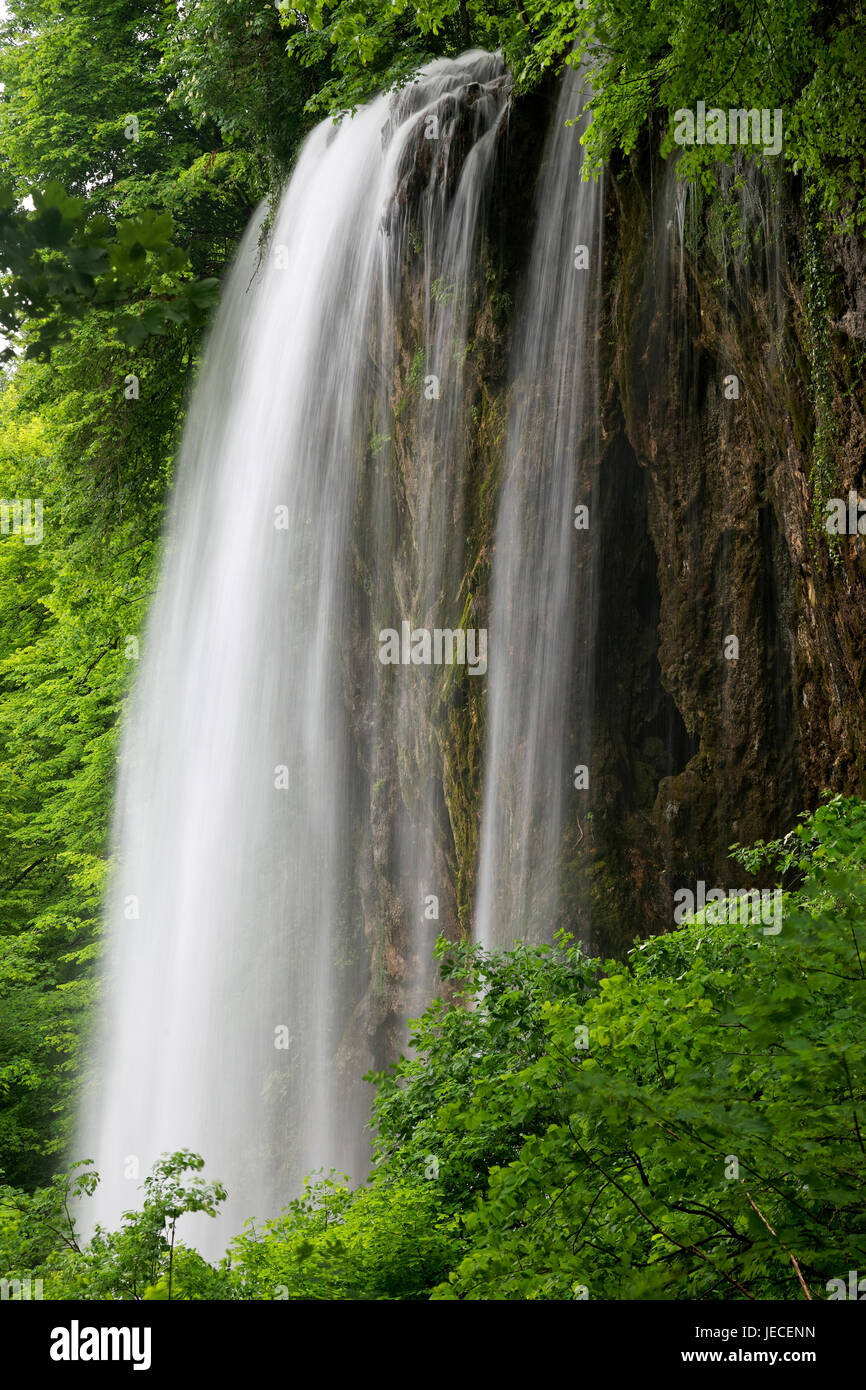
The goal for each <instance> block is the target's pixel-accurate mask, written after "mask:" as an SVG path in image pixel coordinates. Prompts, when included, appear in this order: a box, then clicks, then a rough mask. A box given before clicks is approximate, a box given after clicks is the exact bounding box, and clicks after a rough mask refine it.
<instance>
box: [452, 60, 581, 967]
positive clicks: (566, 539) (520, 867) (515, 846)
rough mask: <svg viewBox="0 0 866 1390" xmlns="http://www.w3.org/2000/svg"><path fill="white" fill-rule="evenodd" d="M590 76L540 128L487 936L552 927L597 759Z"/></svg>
mask: <svg viewBox="0 0 866 1390" xmlns="http://www.w3.org/2000/svg"><path fill="white" fill-rule="evenodd" d="M584 80H585V73H584V72H583V71H582V70H570V71H569V72H568V73H567V75H566V78H565V81H564V82H563V86H562V90H561V93H560V97H559V102H558V105H557V109H556V113H555V116H554V120H553V125H552V128H551V133H550V136H549V138H548V142H547V149H546V151H545V159H544V168H543V171H542V175H541V178H540V180H539V185H538V191H537V195H536V205H537V219H538V220H537V228H536V232H535V239H534V244H533V249H532V256H531V263H530V268H529V275H528V283H527V287H526V292H525V295H524V300H523V305H522V312H521V313H520V314H519V316H518V330H517V337H516V342H515V344H514V348H513V353H512V378H513V386H512V390H513V403H512V407H511V413H510V418H509V424H508V438H507V444H506V455H505V475H504V480H503V486H502V496H501V500H500V506H499V515H498V520H497V526H496V540H495V555H494V564H493V595H492V612H491V619H490V642H491V648H492V650H494V651H495V652H496V653H497V659H496V660H495V661H493V662H492V663H491V668H490V674H489V676H488V740H487V753H486V771H485V792H484V810H483V817H482V833H481V847H480V865H479V875H478V893H477V912H476V933H477V936H478V938H479V940H480V941H481V942H482V943H483V944H484V945H485V946H487V947H492V946H499V947H502V946H506V947H507V946H509V945H511V943H512V942H513V941H514V940H515V939H516V938H522V939H528V940H536V941H538V940H551V939H552V937H553V934H554V932H555V931H556V929H557V927H558V926H559V925H560V924H561V923H560V920H559V913H560V909H561V900H560V870H561V865H562V862H563V858H564V857H566V856H569V855H570V854H572V853H573V850H574V848H575V846H576V844H579V842H580V837H581V835H582V833H583V830H584V827H583V826H581V824H580V816H581V815H582V814H583V812H584V810H585V809H588V806H589V802H588V796H589V791H588V787H587V785H586V781H585V778H584V777H583V775H582V774H581V773H579V772H576V769H577V768H579V767H585V768H587V769H588V768H589V765H590V762H591V757H590V743H591V736H592V717H591V708H592V663H593V655H594V639H595V612H596V593H595V579H594V576H595V573H596V563H595V559H596V545H597V542H596V540H595V535H594V532H593V530H592V516H593V510H594V496H593V490H594V489H593V481H594V479H595V477H596V472H595V467H594V465H595V463H596V461H597V455H598V417H599V411H598V383H597V376H598V331H597V325H598V290H599V284H600V274H601V249H602V220H601V219H602V205H603V199H602V189H601V182H600V180H598V181H596V180H589V181H587V180H584V179H583V178H582V167H581V166H582V158H581V155H582V148H581V146H580V145H579V143H578V136H579V133H580V131H581V130H582V129H583V126H584V123H585V119H586V117H585V114H584V110H583V98H582V88H583V83H584ZM569 121H572V122H575V124H572V125H568V124H567V122H569ZM578 507H584V508H587V509H588V521H589V526H588V529H587V528H586V526H585V524H584V523H585V522H586V521H587V514H586V513H580V514H578V513H577V511H576V508H578ZM575 783H578V784H580V783H583V785H582V786H580V785H578V786H577V787H575Z"/></svg>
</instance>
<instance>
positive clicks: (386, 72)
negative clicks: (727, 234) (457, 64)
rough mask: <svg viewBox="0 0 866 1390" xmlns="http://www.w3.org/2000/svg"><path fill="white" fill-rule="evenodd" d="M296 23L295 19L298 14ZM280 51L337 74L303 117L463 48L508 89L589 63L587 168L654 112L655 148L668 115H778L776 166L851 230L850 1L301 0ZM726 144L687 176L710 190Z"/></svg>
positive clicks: (856, 83) (860, 185)
mask: <svg viewBox="0 0 866 1390" xmlns="http://www.w3.org/2000/svg"><path fill="white" fill-rule="evenodd" d="M298 11H300V14H301V15H302V16H304V17H305V19H306V21H307V22H306V23H303V22H301V23H299V21H298V18H297V12H298ZM282 13H283V17H284V23H285V24H286V26H287V27H288V29H289V31H290V36H289V51H290V52H291V53H294V54H296V55H297V56H298V58H299V59H300V61H301V62H304V63H313V62H315V63H322V62H323V61H324V60H325V58H326V57H327V56H328V54H329V52H330V54H331V62H332V66H333V70H334V75H333V76H332V77H331V79H330V80H329V81H328V82H326V83H325V84H324V85H323V86H322V87H321V88H320V90H319V91H318V92H317V94H316V96H315V97H314V98H313V99H312V102H311V107H312V109H314V110H317V111H319V110H325V109H327V110H332V111H335V112H336V111H341V110H353V109H355V107H357V106H358V104H359V103H360V102H362V101H363V100H365V99H366V98H367V97H369V96H370V95H371V94H372V92H373V91H375V90H378V89H379V88H381V87H383V86H388V85H391V84H401V83H404V82H406V81H408V80H410V79H411V76H412V74H413V73H414V72H415V71H417V68H418V67H419V66H420V65H421V63H423V62H425V61H427V60H428V59H429V58H432V57H435V56H439V55H441V54H456V53H458V52H460V51H461V50H462V49H465V48H469V47H471V46H477V47H484V48H501V50H502V52H503V55H504V57H505V59H506V61H507V62H508V64H509V65H510V66H511V68H512V70H513V72H514V74H515V78H516V83H517V88H518V90H519V91H525V90H527V89H528V88H530V87H532V86H533V85H535V84H536V83H537V82H538V81H539V80H540V79H541V78H542V77H543V76H544V74H545V73H546V72H549V71H557V70H559V69H561V67H562V66H563V64H564V62H565V61H566V59H567V58H568V60H569V61H573V62H578V61H580V60H581V59H583V58H586V59H587V60H589V61H590V62H591V63H592V66H593V77H592V86H593V100H592V111H593V120H592V122H591V125H590V128H589V130H588V133H587V135H586V137H585V143H586V145H587V149H588V151H589V153H590V156H591V160H590V166H591V167H593V168H596V169H597V168H598V167H599V166H600V164H601V162H602V161H603V160H604V159H606V158H608V157H609V156H610V155H611V154H612V153H613V152H614V151H617V150H618V151H621V152H622V153H623V154H625V155H628V154H630V153H631V151H632V150H634V149H635V148H636V146H637V144H638V142H639V140H640V139H641V137H642V134H643V133H644V131H645V130H646V128H647V126H648V124H649V123H651V121H652V118H653V116H654V113H655V112H660V113H661V116H662V120H663V127H664V130H665V131H666V134H665V135H664V139H663V143H664V148H665V151H668V150H670V149H672V148H673V116H674V113H675V112H676V111H677V110H679V109H684V108H687V109H694V107H695V104H696V102H697V101H704V102H705V103H706V105H707V107H708V108H710V107H713V106H716V107H721V108H722V109H723V110H728V109H729V108H731V107H735V108H743V107H745V108H747V109H748V108H753V107H754V108H757V109H759V110H760V109H763V108H767V109H769V110H775V109H777V108H781V109H782V111H783V124H784V132H785V139H784V158H785V160H786V162H787V163H788V165H789V167H790V168H791V169H792V170H793V171H795V172H797V173H800V174H802V175H803V176H804V177H805V178H806V179H807V180H808V182H809V183H810V184H811V185H814V187H815V188H816V189H817V190H818V193H819V197H820V203H821V206H822V208H823V210H824V211H825V212H827V213H828V214H829V215H830V216H831V217H832V218H833V220H834V221H835V222H836V223H838V224H840V225H841V224H853V223H856V224H857V225H859V226H862V225H863V224H864V220H866V204H864V199H863V193H864V180H866V162H864V137H863V123H862V119H861V113H860V97H859V93H860V91H861V90H862V87H863V83H864V80H866V27H864V23H863V17H862V12H861V8H860V5H859V4H858V3H854V0H845V3H843V4H842V5H834V6H833V7H828V6H826V5H824V4H822V3H820V0H782V3H780V4H777V5H773V6H771V7H758V6H756V5H754V4H753V3H752V0H736V3H734V4H724V5H723V4H709V5H708V4H703V3H700V0H688V3H683V0H659V3H656V4H654V5H652V6H651V7H650V8H647V6H646V5H645V4H642V3H639V0H614V3H610V0H586V3H585V4H581V5H579V6H578V5H575V4H574V3H573V0H523V3H521V4H520V5H519V6H516V7H515V6H513V5H511V4H505V3H497V0H425V3H423V4H420V5H411V6H410V5H409V4H408V3H407V0H396V3H392V0H375V3H373V4H372V5H371V4H364V5H359V4H358V3H357V0H299V4H298V5H297V7H296V8H292V9H289V8H285V9H283V10H282ZM730 156H731V149H730V147H727V146H718V145H717V146H694V147H692V148H690V149H684V151H683V155H682V170H683V174H684V176H688V177H690V178H695V179H698V180H700V181H702V182H704V183H705V184H706V185H707V186H708V187H714V186H715V166H716V164H717V162H718V161H720V160H729V159H730Z"/></svg>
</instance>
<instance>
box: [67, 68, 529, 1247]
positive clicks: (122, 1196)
mask: <svg viewBox="0 0 866 1390" xmlns="http://www.w3.org/2000/svg"><path fill="white" fill-rule="evenodd" d="M508 93H509V83H508V78H507V74H506V73H505V70H504V68H503V66H502V64H501V62H500V60H499V59H498V58H495V57H491V56H488V55H486V54H480V53H472V54H466V55H464V56H463V57H462V58H460V59H459V60H456V61H440V62H436V63H433V64H431V65H430V66H429V67H428V68H427V69H426V70H425V71H424V72H423V73H422V75H421V77H420V80H418V81H417V82H415V83H414V84H412V85H411V86H409V87H407V88H406V89H404V90H403V92H402V93H400V94H399V95H398V96H397V97H391V96H386V97H382V98H380V99H379V100H377V101H374V102H373V103H371V104H370V105H369V106H368V107H366V108H364V109H363V110H361V111H360V112H359V113H358V115H357V116H356V117H355V118H353V119H351V120H345V121H344V122H343V123H342V124H341V125H340V126H339V127H338V128H335V127H334V126H333V125H331V124H330V123H327V124H323V125H321V126H320V127H319V128H318V129H317V130H316V131H315V132H314V133H313V134H312V135H311V137H310V138H309V140H308V142H307V144H306V145H305V147H304V150H303V152H302V154H301V157H300V159H299V161H298V165H297V169H296V172H295V174H294V176H293V178H292V180H291V183H290V185H289V187H288V189H287V191H286V193H285V195H284V198H283V200H282V203H281V206H280V209H279V212H278V214H277V217H276V220H275V224H274V227H273V229H272V233H271V236H270V240H269V243H268V250H267V254H266V256H265V257H264V258H263V259H262V261H261V263H260V261H259V251H258V242H259V227H260V224H261V215H260V216H259V218H258V219H257V220H256V221H255V222H254V224H253V226H252V227H251V229H250V230H249V232H248V233H247V236H246V240H245V242H244V244H243V247H242V249H241V251H240V254H239V258H238V262H237V265H236V267H235V269H234V271H233V273H232V275H231V278H230V282H229V284H228V287H227V290H226V295H225V303H224V307H223V309H222V311H221V314H220V317H219V320H218V323H217V326H216V328H215V331H214V335H213V338H212V341H211V343H210V345H209V347H208V351H207V355H206V359H205V364H204V367H203V371H202V376H201V380H200V382H199V385H198V387H197V390H196V394H195V398H194V401H193V403H192V406H191V410H190V415H189V420H188V424H187V427H186V432H185V436H184V442H183V447H182V451H181V457H180V461H179V466H178V486H177V493H176V497H175V501H174V504H173V512H172V518H171V522H170V527H169V534H168V542H167V547H166V554H165V558H164V562H163V573H162V578H161V583H160V588H159V592H158V594H157V597H156V599H155V602H154V606H153V610H152V614H151V618H150V622H149V627H148V632H147V637H146V642H145V644H144V653H143V662H142V671H141V676H140V680H139V685H138V688H137V692H136V695H135V699H134V702H133V707H132V711H131V717H130V720H129V725H128V729H127V732H126V735H125V740H124V746H123V751H122V761H121V773H120V780H119V787H118V795H117V816H116V838H117V845H118V849H117V858H116V867H115V870H114V875H113V887H112V890H111V895H110V902H109V912H108V917H109V920H108V926H107V930H108V938H109V940H108V951H107V964H106V978H105V997H106V1004H105V1017H104V1020H103V1026H102V1032H101V1036H100V1038H99V1041H98V1047H97V1049H96V1062H97V1065H96V1075H95V1078H94V1081H93V1082H92V1083H91V1085H90V1088H89V1091H88V1095H87V1098H86V1101H85V1106H84V1113H83V1120H82V1126H81V1131H80V1134H79V1138H78V1144H77V1151H78V1154H84V1155H86V1156H88V1157H92V1158H93V1159H94V1160H95V1163H96V1167H97V1169H98V1171H99V1172H100V1174H101V1178H102V1182H101V1186H100V1189H99V1192H98V1195H97V1199H96V1218H97V1219H98V1220H99V1221H100V1222H102V1223H103V1224H105V1225H114V1224H116V1222H117V1219H118V1217H119V1215H120V1213H121V1212H122V1211H123V1210H124V1209H126V1208H128V1207H130V1206H132V1205H134V1204H135V1202H136V1191H135V1189H136V1186H137V1181H140V1179H141V1177H143V1176H144V1175H145V1174H146V1172H147V1171H148V1169H149V1168H150V1166H151V1164H152V1162H153V1160H154V1159H155V1158H156V1157H157V1156H158V1155H159V1154H160V1153H161V1152H164V1151H169V1150H175V1149H178V1148H182V1147H186V1148H191V1149H193V1150H196V1151H198V1152H200V1153H201V1154H203V1155H204V1157H205V1159H206V1163H207V1171H208V1173H209V1174H211V1175H212V1176H214V1177H217V1178H219V1179H220V1180H222V1181H223V1182H224V1183H225V1184H226V1185H227V1187H228V1189H229V1194H230V1199H229V1203H228V1205H227V1207H226V1209H225V1211H224V1213H223V1215H222V1217H221V1219H220V1222H219V1225H218V1228H217V1229H216V1230H214V1229H213V1226H211V1227H210V1228H209V1229H208V1230H207V1231H203V1230H202V1225H203V1224H204V1225H207V1223H202V1221H201V1219H200V1218H192V1220H193V1221H194V1222H198V1224H197V1225H196V1226H195V1227H194V1228H191V1230H190V1232H189V1235H190V1238H191V1239H193V1240H195V1241H196V1243H197V1244H199V1245H200V1247H201V1248H202V1249H204V1250H205V1251H206V1252H212V1253H217V1252H218V1251H221V1250H222V1248H224V1239H225V1237H226V1236H228V1235H229V1234H231V1233H232V1232H233V1231H234V1230H237V1229H238V1228H239V1226H240V1224H241V1222H242V1221H243V1220H244V1219H245V1218H247V1217H249V1216H251V1215H256V1216H259V1217H261V1216H268V1215H273V1214H275V1213H276V1211H277V1210H278V1209H279V1208H280V1207H281V1206H282V1205H283V1203H284V1202H285V1200H286V1199H287V1198H288V1197H289V1196H291V1195H292V1193H293V1192H295V1191H297V1189H298V1187H299V1185H300V1181H301V1179H302V1177H303V1176H304V1175H305V1174H306V1173H307V1172H309V1171H310V1170H312V1169H315V1168H319V1167H322V1166H324V1167H325V1169H328V1168H329V1167H331V1166H334V1167H336V1168H338V1169H340V1170H342V1171H344V1172H347V1173H349V1174H350V1175H351V1176H352V1177H353V1178H355V1179H358V1178H361V1177H363V1175H364V1170H365V1167H366V1163H367V1159H366V1144H365V1143H364V1140H363V1127H364V1121H365V1118H366V1113H367V1106H368V1099H369V1096H368V1093H366V1088H364V1087H363V1084H362V1083H361V1081H360V1077H361V1075H362V1074H363V1072H364V1070H365V1069H366V1067H367V1066H369V1065H370V1064H371V1063H372V1064H379V1065H384V1064H386V1063H387V1062H388V1061H390V1060H391V1057H389V1056H388V1055H387V1047H385V1050H384V1051H382V1050H381V1049H380V1050H379V1051H377V1048H376V1044H375V1042H373V1043H371V1042H370V1041H369V1039H370V1035H371V1033H373V1034H375V1032H376V1029H377V1028H380V1031H381V1028H382V1027H384V1025H383V1024H382V1020H383V1018H384V1019H386V1021H387V1019H388V1018H390V1019H392V1020H393V1019H394V1018H395V1017H397V1016H398V1015H399V1016H401V1017H402V1019H403V1021H404V1022H405V1018H406V1016H407V1013H408V1011H409V1008H410V1007H414V1005H415V1003H416V1001H418V1000H420V999H421V998H422V997H423V994H424V993H425V991H426V992H428V993H429V989H430V986H431V984H432V981H431V980H430V949H431V946H432V936H430V935H429V923H428V924H426V931H425V932H424V934H423V936H422V935H421V933H420V932H419V926H418V923H419V921H420V920H421V913H420V903H421V894H422V893H423V892H424V891H425V890H426V891H429V884H430V881H431V876H432V875H433V874H434V873H435V872H436V838H437V828H436V824H435V820H436V813H435V812H434V810H431V806H432V805H433V800H434V799H432V798H430V797H427V796H425V795H416V796H415V797H414V799H413V798H412V796H411V794H410V791H409V788H410V786H411V785H413V784H414V785H416V786H421V787H422V788H424V787H425V786H426V784H427V782H428V781H429V779H430V775H431V773H430V757H431V753H430V746H431V740H432V735H431V734H430V733H429V732H425V731H429V729H430V727H431V725H432V718H431V704H432V700H433V697H434V693H435V692H434V684H433V682H432V681H431V680H430V679H429V678H428V677H429V672H427V671H425V670H423V669H420V668H419V669H418V670H417V671H416V670H415V669H414V668H409V669H399V670H397V669H395V668H393V667H385V666H382V665H381V664H380V663H379V662H378V661H377V656H378V646H377V633H378V630H379V629H380V628H382V627H394V628H397V629H399V628H400V624H401V621H402V620H404V619H406V620H409V621H410V622H412V623H413V624H423V623H425V622H427V623H430V624H431V625H436V626H441V627H446V626H447V627H456V626H457V624H458V621H459V619H460V616H461V609H462V607H463V599H462V598H461V597H460V596H459V595H458V593H457V583H458V576H459V575H460V573H461V571H462V561H463V554H462V543H461V538H460V537H461V516H460V501H459V499H460V498H461V496H462V493H463V485H462V469H463V467H464V459H465V452H466V451H465V443H464V431H465V426H466V422H465V419H464V415H465V412H466V408H467V407H466V404H465V393H464V392H463V390H462V385H461V383H462V372H463V367H462V365H461V364H462V363H463V362H464V360H465V357H466V341H465V339H466V331H467V327H466V326H467V322H468V306H469V304H470V302H471V296H472V292H473V291H472V285H473V267H474V266H475V265H476V263H477V260H478V242H479V236H480V231H481V227H482V224H483V218H484V212H485V200H486V199H487V198H488V197H489V193H490V187H491V181H492V179H493V177H494V173H495V165H496V152H497V144H498V136H499V134H500V132H501V131H502V130H503V128H504V126H505V122H506V120H507V111H508ZM410 238H412V239H413V246H412V247H411V248H410V246H409V241H410ZM410 249H411V252H412V254H413V255H416V256H418V255H420V256H421V257H422V258H423V267H422V274H421V276H420V283H421V284H422V287H423V288H422V292H421V293H422V296H423V301H424V303H423V313H422V318H423V321H424V323H425V342H424V343H423V344H422V345H421V346H420V348H419V352H418V361H417V366H418V372H417V374H414V375H413V373H412V372H410V373H409V374H408V375H409V379H410V383H411V389H412V392H413V401H412V404H411V409H413V410H420V409H424V408H426V407H427V405H429V407H430V419H429V425H428V428H427V431H426V436H425V438H426V443H425V446H424V449H423V450H422V451H421V453H422V456H421V457H419V458H418V459H417V466H416V468H415V471H414V474H413V478H412V481H411V485H410V486H409V487H407V488H405V489H403V490H398V489H397V487H396V484H395V475H396V471H397V470H396V469H395V467H394V450H395V435H396V432H397V428H396V425H395V420H394V418H393V410H392V408H391V406H390V405H389V400H390V399H391V392H392V391H393V386H394V382H395V380H396V379H397V378H398V377H399V376H400V370H401V364H400V363H399V362H398V360H397V353H398V350H397V342H398V339H399V336H400V335H399V333H398V327H399V324H400V320H401V317H405V316H408V312H409V311H408V308H407V306H406V305H405V304H403V303H402V302H401V295H402V294H403V277H402V271H403V265H404V260H405V258H406V257H407V256H408V255H409V254H410ZM415 365H416V364H415V363H413V367H414V366H415ZM416 376H417V379H416ZM434 378H435V382H436V384H435V386H434V384H433V379H434ZM425 383H428V384H429V385H428V389H427V390H425ZM428 397H429V399H428ZM434 407H435V408H434ZM370 710H373V711H374V714H371V715H369V717H367V716H366V715H365V713H364V711H370ZM359 711H360V712H359ZM410 768H411V769H414V773H415V775H414V777H412V776H409V775H407V769H410ZM382 784H385V790H386V792H387V798H388V806H387V808H386V810H385V811H382V810H381V809H380V808H377V795H379V792H378V791H377V789H378V788H380V786H381V785H382ZM371 789H372V790H371ZM440 800H441V796H440ZM379 820H383V821H387V823H388V830H389V834H388V835H383V834H382V833H381V826H380V825H379V824H378V821H379ZM383 838H385V839H387V840H388V842H389V844H390V845H391V846H392V848H391V850H390V854H391V862H390V863H389V865H388V866H387V867H388V870H389V872H390V880H389V883H390V888H389V889H387V890H386V888H384V887H383V881H384V871H383V865H382V859H383V855H384V851H383V848H382V840H383ZM389 919H390V927H389V930H390V935H389V937H388V940H387V941H385V942H383V941H382V940H380V939H378V938H377V937H375V935H373V936H371V931H370V927H369V923H370V921H371V920H374V921H375V920H389ZM425 972H426V974H425ZM386 977H387V978H386ZM395 981H396V984H395ZM389 990H390V991H391V994H390V996H389V998H388V999H387V1000H386V1002H385V1003H384V1004H382V1003H381V996H383V995H388V993H389ZM395 991H396V995H395ZM371 999H372V1000H376V999H379V1000H380V1002H379V1004H378V1005H374V1004H371V1002H370V1001H371ZM377 1009H378V1012H377ZM385 1031H386V1032H387V1029H386V1030H385ZM392 1032H393V1028H392ZM383 1046H384V1045H383Z"/></svg>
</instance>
